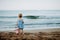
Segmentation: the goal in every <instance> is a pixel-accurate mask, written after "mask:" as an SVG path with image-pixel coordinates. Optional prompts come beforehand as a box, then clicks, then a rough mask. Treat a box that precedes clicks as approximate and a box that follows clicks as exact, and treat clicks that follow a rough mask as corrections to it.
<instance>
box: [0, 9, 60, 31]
mask: <svg viewBox="0 0 60 40" xmlns="http://www.w3.org/2000/svg"><path fill="white" fill-rule="evenodd" d="M19 13H22V14H23V20H24V30H35V29H50V28H60V10H0V31H7V30H8V31H10V30H15V29H16V27H17V25H16V24H17V21H18V14H19Z"/></svg>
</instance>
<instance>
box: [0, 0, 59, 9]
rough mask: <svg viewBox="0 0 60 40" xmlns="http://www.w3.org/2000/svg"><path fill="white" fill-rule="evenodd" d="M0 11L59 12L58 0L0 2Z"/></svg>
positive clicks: (6, 0)
mask: <svg viewBox="0 0 60 40" xmlns="http://www.w3.org/2000/svg"><path fill="white" fill-rule="evenodd" d="M0 10H60V0H0Z"/></svg>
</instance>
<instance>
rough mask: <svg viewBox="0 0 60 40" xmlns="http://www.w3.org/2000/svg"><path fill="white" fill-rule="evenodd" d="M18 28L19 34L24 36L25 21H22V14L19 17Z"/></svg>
mask: <svg viewBox="0 0 60 40" xmlns="http://www.w3.org/2000/svg"><path fill="white" fill-rule="evenodd" d="M17 26H18V29H17V30H18V32H17V34H19V33H22V34H23V28H24V21H23V19H22V14H21V13H20V14H19V15H18V22H17Z"/></svg>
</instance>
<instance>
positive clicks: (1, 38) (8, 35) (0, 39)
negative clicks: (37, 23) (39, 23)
mask: <svg viewBox="0 0 60 40" xmlns="http://www.w3.org/2000/svg"><path fill="white" fill-rule="evenodd" d="M0 40H60V28H55V29H36V30H24V34H19V35H17V34H16V33H15V32H11V31H9V32H8V31H5V32H0Z"/></svg>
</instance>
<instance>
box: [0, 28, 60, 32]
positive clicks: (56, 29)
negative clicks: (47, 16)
mask: <svg viewBox="0 0 60 40" xmlns="http://www.w3.org/2000/svg"><path fill="white" fill-rule="evenodd" d="M23 31H24V33H25V32H29V33H36V32H54V31H60V28H50V29H33V30H23ZM0 32H15V30H10V31H8V30H7V31H0Z"/></svg>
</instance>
